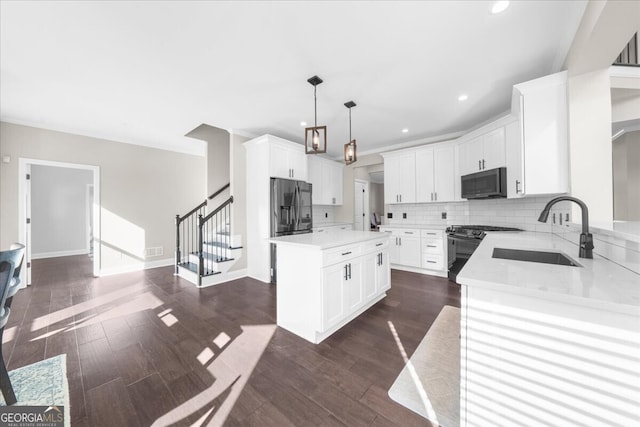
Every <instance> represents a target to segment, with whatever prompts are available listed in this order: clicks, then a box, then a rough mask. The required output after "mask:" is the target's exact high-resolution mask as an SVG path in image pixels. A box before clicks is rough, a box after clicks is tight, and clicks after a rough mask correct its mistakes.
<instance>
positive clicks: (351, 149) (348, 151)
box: [344, 101, 358, 165]
mask: <svg viewBox="0 0 640 427" xmlns="http://www.w3.org/2000/svg"><path fill="white" fill-rule="evenodd" d="M344 106H345V107H347V108H348V109H349V142H347V143H346V144H344V162H345V164H347V165H350V164H351V163H355V162H356V160H358V156H357V153H356V149H357V146H356V140H355V139H351V108H352V107H355V106H356V103H355V102H353V101H349V102H345V103H344Z"/></svg>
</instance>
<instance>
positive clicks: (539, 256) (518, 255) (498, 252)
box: [492, 248, 582, 267]
mask: <svg viewBox="0 0 640 427" xmlns="http://www.w3.org/2000/svg"><path fill="white" fill-rule="evenodd" d="M492 256H493V258H502V259H512V260H515V261H528V262H539V263H543V264H556V265H567V266H570V267H582V266H581V265H580V264H578V263H577V262H575V261H574V260H572V259H571V258H569V257H568V256H566V255H564V254H562V253H560V252H543V251H527V250H521V249H506V248H493V255H492Z"/></svg>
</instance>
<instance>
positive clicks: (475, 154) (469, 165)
mask: <svg viewBox="0 0 640 427" xmlns="http://www.w3.org/2000/svg"><path fill="white" fill-rule="evenodd" d="M459 156H460V159H459V168H460V175H467V174H470V173H474V172H479V171H482V170H488V169H495V168H499V167H503V166H505V164H506V159H505V130H504V127H503V126H501V127H499V128H497V129H493V130H491V131H488V132H487V133H484V134H482V135H479V136H476V137H475V138H473V139H471V140H469V141H466V142H463V143H461V144H460V146H459Z"/></svg>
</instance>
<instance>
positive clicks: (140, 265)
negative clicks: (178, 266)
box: [100, 258, 175, 276]
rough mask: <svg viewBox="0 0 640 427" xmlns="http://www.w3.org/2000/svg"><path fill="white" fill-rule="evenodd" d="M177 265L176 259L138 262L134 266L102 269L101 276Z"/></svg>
mask: <svg viewBox="0 0 640 427" xmlns="http://www.w3.org/2000/svg"><path fill="white" fill-rule="evenodd" d="M169 265H175V258H166V259H159V260H156V261H144V262H136V263H133V264H127V265H119V266H116V267H109V268H101V269H100V276H111V275H113V274H121V273H131V272H133V271H141V270H148V269H150V268H158V267H166V266H169Z"/></svg>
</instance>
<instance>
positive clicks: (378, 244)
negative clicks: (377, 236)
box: [376, 243, 384, 246]
mask: <svg viewBox="0 0 640 427" xmlns="http://www.w3.org/2000/svg"><path fill="white" fill-rule="evenodd" d="M382 245H384V243H376V246H382Z"/></svg>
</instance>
